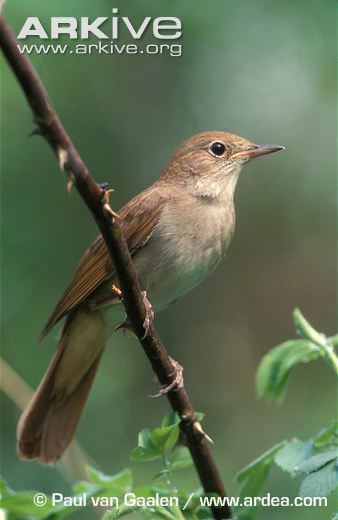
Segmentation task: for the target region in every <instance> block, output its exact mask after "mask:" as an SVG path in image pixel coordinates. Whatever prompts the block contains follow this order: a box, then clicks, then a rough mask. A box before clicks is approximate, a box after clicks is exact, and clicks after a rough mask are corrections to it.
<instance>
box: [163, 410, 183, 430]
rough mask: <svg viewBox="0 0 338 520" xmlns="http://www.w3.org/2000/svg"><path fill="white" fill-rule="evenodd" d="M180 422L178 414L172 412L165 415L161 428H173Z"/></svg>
mask: <svg viewBox="0 0 338 520" xmlns="http://www.w3.org/2000/svg"><path fill="white" fill-rule="evenodd" d="M179 422H180V420H179V417H178V415H177V413H176V412H170V413H168V414H167V415H165V416H164V417H163V419H162V421H161V428H166V427H167V426H173V425H175V424H178V423H179Z"/></svg>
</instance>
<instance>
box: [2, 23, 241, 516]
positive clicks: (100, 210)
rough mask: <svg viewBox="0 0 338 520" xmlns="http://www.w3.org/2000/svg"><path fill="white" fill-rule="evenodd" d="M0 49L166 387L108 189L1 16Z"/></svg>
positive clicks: (185, 429) (208, 463)
mask: <svg viewBox="0 0 338 520" xmlns="http://www.w3.org/2000/svg"><path fill="white" fill-rule="evenodd" d="M0 47H1V49H2V51H3V53H4V55H5V56H6V58H7V61H8V63H9V65H10V67H11V69H12V71H13V73H14V74H15V76H16V78H17V80H18V82H19V84H20V85H21V87H22V89H23V91H24V93H25V95H26V98H27V101H28V103H29V105H30V107H31V109H32V112H33V116H34V121H35V124H36V128H35V129H34V131H33V132H34V133H38V134H41V135H42V136H43V137H44V138H45V139H46V140H47V141H48V142H49V144H50V145H51V147H52V148H53V150H54V152H55V153H56V155H57V157H58V160H59V164H60V167H61V169H62V170H63V171H65V172H66V174H67V176H68V182H67V188H68V190H69V189H70V188H71V186H72V185H73V184H74V185H75V186H76V188H77V190H78V192H79V194H80V195H81V197H82V199H83V200H84V202H85V203H86V205H87V206H88V208H89V210H90V211H91V213H92V215H93V217H94V219H95V221H96V223H97V225H98V227H99V229H100V231H101V233H102V236H103V238H104V240H105V243H106V246H107V249H108V251H109V253H110V256H111V259H112V262H113V264H114V266H115V269H116V273H117V276H118V279H119V283H120V287H121V290H122V294H123V304H124V306H125V309H126V312H127V315H128V318H129V322H130V324H131V326H132V328H133V330H134V331H135V334H136V335H137V337H138V339H139V341H140V343H141V345H142V347H143V349H144V352H145V354H146V355H147V357H148V359H149V361H150V363H151V366H152V368H153V370H154V372H155V373H156V375H157V377H158V379H159V381H160V383H161V384H162V385H164V386H167V385H170V383H172V381H173V379H174V377H175V372H176V368H175V366H174V365H173V363H172V361H171V359H170V357H169V356H168V353H167V351H166V349H165V347H164V346H163V344H162V342H161V340H160V338H159V336H158V334H157V332H156V330H155V328H154V326H153V325H152V324H150V325H149V327H148V328H147V332H146V334H144V327H143V323H144V320H145V317H146V309H145V305H144V295H143V294H142V291H141V288H140V285H139V282H138V280H137V277H136V274H135V269H134V266H133V261H132V259H131V256H130V254H129V250H128V246H127V244H126V242H125V240H124V237H123V235H122V233H121V227H120V224H119V221H118V218H116V213H115V212H114V211H113V210H112V209H111V207H110V204H109V201H108V197H107V190H106V187H105V186H102V185H100V184H97V183H96V182H95V181H94V179H93V178H92V177H91V176H90V174H89V172H88V170H87V168H86V166H85V164H84V163H83V161H82V159H81V157H80V155H79V153H78V152H77V150H76V148H75V146H74V145H73V143H72V141H71V139H70V137H69V136H68V134H67V133H66V131H65V129H64V128H63V126H62V124H61V121H60V119H59V118H58V116H57V114H56V112H55V110H54V108H53V107H52V104H51V102H50V101H49V98H48V95H47V92H46V90H45V88H44V86H43V85H42V82H41V81H40V79H39V77H38V75H37V73H36V72H35V70H34V68H33V66H32V65H31V63H30V61H29V60H28V58H27V57H26V56H25V55H24V54H21V53H20V52H19V50H18V47H17V41H16V38H15V35H14V33H13V32H12V30H11V28H10V27H9V26H8V24H7V22H6V20H5V18H4V17H3V16H0ZM167 397H168V400H169V402H170V404H171V407H172V409H173V410H174V411H175V412H177V414H178V415H179V417H180V428H181V431H182V433H183V435H184V437H185V439H186V443H187V446H188V448H189V450H190V453H191V455H192V458H193V460H194V463H195V466H196V470H197V472H198V475H199V477H200V480H201V482H202V485H203V487H204V490H205V492H206V493H209V494H210V493H211V494H216V495H219V496H222V497H224V496H225V490H224V486H223V483H222V480H221V477H220V475H219V472H218V469H217V467H216V464H215V462H214V459H213V457H212V455H211V452H210V449H209V445H208V439H207V436H206V435H205V434H204V432H203V430H202V428H201V425H200V423H199V422H198V421H197V418H196V415H195V411H194V409H193V407H192V405H191V403H190V400H189V398H188V395H187V393H186V391H185V389H184V388H179V389H175V390H171V391H169V392H168V393H167ZM212 513H213V516H214V518H215V519H223V520H224V519H229V518H231V511H230V508H229V507H228V506H227V505H224V506H219V507H213V508H212Z"/></svg>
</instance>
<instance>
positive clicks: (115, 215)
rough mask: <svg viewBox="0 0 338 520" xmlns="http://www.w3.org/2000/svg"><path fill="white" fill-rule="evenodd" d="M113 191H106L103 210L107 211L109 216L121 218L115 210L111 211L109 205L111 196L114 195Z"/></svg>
mask: <svg viewBox="0 0 338 520" xmlns="http://www.w3.org/2000/svg"><path fill="white" fill-rule="evenodd" d="M113 191H114V190H113V189H109V190H105V192H104V194H103V209H104V210H105V211H106V213H109V215H111V216H112V217H113V219H114V218H118V219H119V218H120V215H118V214H117V213H115V211H114V210H112V209H111V207H110V203H109V198H110V195H111V194H112V193H113Z"/></svg>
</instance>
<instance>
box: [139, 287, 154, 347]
mask: <svg viewBox="0 0 338 520" xmlns="http://www.w3.org/2000/svg"><path fill="white" fill-rule="evenodd" d="M142 298H143V304H144V309H145V316H144V321H143V328H144V335H143V336H142V338H141V339H144V338H145V337H146V335H147V334H148V331H149V327H150V325H151V324H152V322H153V321H154V316H155V315H154V311H153V308H152V305H151V303H150V302H149V300H148V299H147V291H142Z"/></svg>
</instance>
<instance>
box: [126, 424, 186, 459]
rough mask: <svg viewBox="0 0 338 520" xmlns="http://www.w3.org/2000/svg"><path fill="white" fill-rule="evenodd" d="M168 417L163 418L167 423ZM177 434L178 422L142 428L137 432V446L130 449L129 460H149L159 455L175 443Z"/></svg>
mask: <svg viewBox="0 0 338 520" xmlns="http://www.w3.org/2000/svg"><path fill="white" fill-rule="evenodd" d="M169 420H170V419H165V420H164V422H165V423H168V422H169ZM178 436H179V425H178V422H173V423H172V424H170V425H169V426H164V427H161V428H155V429H154V430H149V429H146V430H143V431H142V432H141V433H140V434H139V438H138V446H137V447H136V448H135V449H134V450H133V451H132V453H131V456H130V460H132V461H150V460H154V459H156V458H158V457H161V456H162V455H163V454H164V453H165V452H167V451H169V450H170V449H171V448H173V446H174V445H175V444H176V442H177V440H178Z"/></svg>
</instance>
